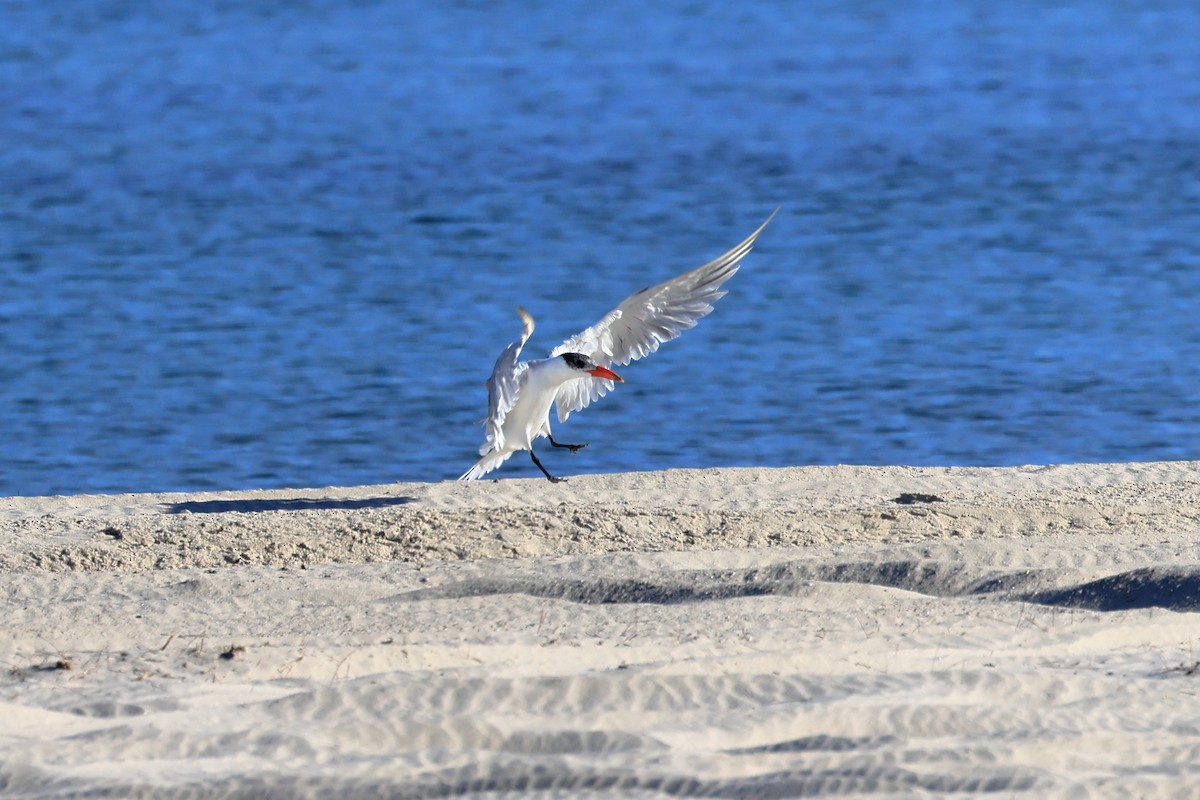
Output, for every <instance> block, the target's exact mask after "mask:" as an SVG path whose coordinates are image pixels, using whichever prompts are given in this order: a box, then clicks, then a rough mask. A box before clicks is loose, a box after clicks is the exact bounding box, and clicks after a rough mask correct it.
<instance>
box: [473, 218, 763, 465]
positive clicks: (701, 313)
mask: <svg viewBox="0 0 1200 800" xmlns="http://www.w3.org/2000/svg"><path fill="white" fill-rule="evenodd" d="M777 213H779V209H778V208H776V209H775V210H774V211H772V212H771V216H769V217H767V219H766V221H765V222H763V224H762V225H759V226H758V230H756V231H755V232H754V233H752V234H750V235H749V236H748V237H746V239H745V240H744V241H743V242H742V243H741V244H739V245H738V246H737V247H734V248H733V249H732V250H730V251H729V252H727V253H725V254H724V255H722V256H719V257H717V258H715V259H713V260H712V261H710V262H708V263H707V264H705V265H703V266H701V267H697V268H696V269H694V270H691V271H690V272H685V273H683V274H682V275H679V276H677V277H674V278H671V279H670V280H668V281H665V282H663V283H660V284H658V285H657V286H647V287H646V288H644V289H642V290H640V291H637V292H635V293H633V294H631V295H630V296H629V297H626V298H625V299H624V300H622V301H621V303H620V305H618V306H617V307H616V308H614V309H613V310H612V311H610V312H608V313H607V314H605V315H604V318H603V319H601V320H600V321H599V322H597V323H596V324H595V325H593V326H591V327H590V328H587V329H586V330H583V331H581V332H579V333H577V334H575V335H574V336H572V337H571V338H569V339H567V340H566V341H565V342H563V343H562V344H560V345H559V346H558V347H556V348H554V349H553V350H551V351H550V356H549V357H548V358H542V359H532V360H529V361H520V360H519V359H520V357H521V349H522V348H523V347H524V346H525V342H527V341H528V340H529V337H530V336H531V335H532V334H533V327H534V323H533V317H532V316H531V315H530V314H529V312H528V311H526V310H525V309H523V308H521V307H520V306H517V314H519V315H520V317H521V322H522V330H521V338H520V339H518V340H517V341H515V342H513V343H512V344H510V345H509V346H508V347H507V348H505V350H504V352H503V353H501V354H500V357H499V358H498V359H496V366H495V369H493V370H492V376H491V377H490V378H488V380H487V383H486V386H487V390H488V415H487V419H485V420H484V423H483V424H484V427H485V429H486V434H487V440H486V441H485V442H484V443H483V446H482V447H480V448H479V455H480V456H482V458H480V459H479V461H477V462H475V466H473V467H471V468H470V469H469V470H467V471H466V472H465V473H463V475H462V477H460V478H459V480H462V481H471V480H477V479H479V478H482V477H483V476H484V475H487V474H488V473H489V472H491V471H492V470H494V469H496V468H497V467H499V466H500V465H501V464H503V463H504V462H505V461H507V460H508V458H509V457H510V456H511V455H512V454H513V453H516V452H517V451H519V450H528V451H529V457H530V458H532V459H533V463H534V464H536V465H537V468H538V469H540V470H541V471H542V474H543V475H545V476H546V477H547V478H548V479H549V480H550V481H551V482H553V483H558V482H559V481H563V480H566V479H565V478H556V477H555V476H553V475H551V474H550V472H549V471H548V470H547V469H546V468H545V467H544V466H543V465H542V462H541V461H540V460H539V459H538V457H537V454H536V453H534V452H533V442H534V440H535V439H538V438H540V437H543V436H544V437H546V438H547V439H549V440H550V444H551V445H553V446H554V447H562V448H565V449H567V450H570V451H571V452H572V453H575V452H577V451H578V450H580V449H581V448H584V447H587V444H586V443H584V444H564V443H561V442H557V441H555V440H554V436H553V435H551V433H550V409H551V407H552V406H553V407H557V409H558V420H559V422H566V421H567V417H569V416H570V415H571V412H573V411H580V410H582V409H584V408H587V406H588V405H589V404H590V403H591V402H592V401H594V400H597V399H599V398H601V397H603V396H604V395H606V394H608V393H609V392H610V391H612V389H613V387H614V386H615V385H616V384H617V383H624V379H623V378H621V376H620V375H618V374H617V373H615V372H613V371H612V369H610V367H611V366H612V365H614V364H615V365H617V366H624V365H625V364H628V363H629V362H631V361H636V360H638V359H639V358H642V357H643V356H646V355H649V354H650V353H653V352H655V351H656V350H658V347H659V345H661V344H662V343H663V342H669V341H671V340H672V339H674V338H675V337H677V336H679V334H681V333H683V332H684V331H685V330H688V329H689V328H694V327H695V326H696V323H697V322H698V321H699V320H700V318H701V317H705V316H708V314H710V313H712V310H713V306H712V304H713V303H715V302H716V301H717V300H719V299H720V298H722V297H724V296H725V294H726V292H725V291H722V289H721V284H723V283H725V281H727V280H729V279H730V278H731V277H733V275H734V273H735V272H737V271H738V268H739V267H740V266H741V263H742V259H743V258H745V257H746V254H747V253H749V252H750V248H751V247H753V246H754V240H755V239H757V238H758V235H759V234H760V233H762V232H763V229H764V228H766V227H767V223H769V222H770V221H771V220H772V219H774V217H775V215H776V214H777Z"/></svg>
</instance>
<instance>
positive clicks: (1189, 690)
mask: <svg viewBox="0 0 1200 800" xmlns="http://www.w3.org/2000/svg"><path fill="white" fill-rule="evenodd" d="M904 493H909V494H923V495H935V496H936V497H938V498H940V499H938V500H933V501H931V502H921V501H918V502H914V503H911V504H902V503H898V502H896V498H898V497H900V496H901V495H902V494H904ZM1198 543H1200V463H1165V464H1128V465H1073V466H1063V467H1028V468H1014V469H910V468H898V467H896V468H865V467H861V468H860V467H831V468H802V469H785V470H703V471H673V472H664V473H643V474H625V475H611V476H583V477H577V478H574V479H572V480H571V481H570V482H568V483H565V484H560V485H551V484H549V483H547V482H545V481H541V480H502V481H500V482H498V483H491V482H486V483H476V484H458V483H439V484H402V485H393V486H376V487H359V488H351V489H321V490H307V491H270V492H248V493H221V494H203V495H123V496H103V497H54V498H11V499H6V500H0V593H2V595H3V597H4V610H5V624H4V625H3V626H2V627H0V668H2V669H3V672H2V673H0V675H2V677H0V796H4V797H8V796H13V797H55V798H59V797H77V796H88V797H109V796H111V797H126V796H143V797H185V796H186V797H227V796H245V797H331V796H338V794H339V793H340V794H341V795H342V796H345V797H355V798H357V797H372V796H378V797H430V796H436V797H470V796H476V795H483V794H487V795H488V796H489V797H504V796H511V797H564V798H566V797H638V798H641V797H644V798H650V797H693V796H696V797H771V798H778V797H796V796H815V795H824V796H863V797H866V796H870V797H880V796H895V797H913V796H946V795H955V794H957V795H958V796H975V795H978V794H984V793H995V794H996V795H997V796H999V797H1005V798H1008V797H1022V798H1025V797H1029V798H1068V797H1070V798H1089V797H1112V798H1117V797H1189V798H1192V797H1197V796H1200V699H1198V696H1197V695H1198V692H1200V617H1197V616H1196V615H1195V613H1193V612H1194V611H1195V610H1197V609H1200V544H1198Z"/></svg>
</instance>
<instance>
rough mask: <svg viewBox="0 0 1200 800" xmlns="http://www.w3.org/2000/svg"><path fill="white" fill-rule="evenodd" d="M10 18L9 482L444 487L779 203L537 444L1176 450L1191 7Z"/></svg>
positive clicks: (1191, 408)
mask: <svg viewBox="0 0 1200 800" xmlns="http://www.w3.org/2000/svg"><path fill="white" fill-rule="evenodd" d="M3 15H4V18H5V22H4V25H2V26H0V103H2V105H3V109H4V113H3V114H0V188H2V190H3V196H4V199H5V202H4V203H3V204H0V270H2V274H3V284H2V286H0V351H2V352H3V355H4V357H3V360H2V361H0V424H2V425H3V434H4V441H3V445H2V448H0V494H41V493H58V492H72V493H73V492H92V491H149V490H167V489H204V488H251V487H275V486H308V485H325V484H353V483H375V482H386V481H392V480H438V479H443V478H449V477H454V476H457V475H458V474H459V473H461V472H462V471H463V470H464V469H465V468H466V467H467V466H469V465H470V464H471V463H472V462H473V460H474V458H475V449H476V447H478V445H479V443H480V441H481V438H482V428H481V427H480V426H479V425H477V422H478V420H479V419H480V418H481V417H482V416H483V413H484V406H485V402H486V395H485V392H484V389H483V386H482V383H483V380H484V378H485V377H486V376H487V374H488V372H489V371H490V369H491V365H492V362H493V361H494V359H495V358H496V356H497V355H498V354H499V352H500V350H501V349H502V348H503V347H504V346H505V345H506V344H507V343H508V342H509V341H511V340H512V339H513V338H515V337H516V335H517V334H518V333H519V330H520V322H519V320H518V319H517V317H516V315H515V313H514V311H513V307H514V306H515V305H516V304H518V303H520V304H522V305H524V306H526V307H527V308H529V309H530V310H531V311H532V312H533V313H534V315H535V316H536V317H537V318H538V322H539V327H538V331H537V333H536V334H535V336H534V339H533V341H532V342H531V352H532V353H533V354H534V355H539V354H541V352H543V351H545V350H548V349H549V348H550V347H552V346H553V345H555V344H557V343H558V342H559V341H561V340H562V339H563V338H565V337H566V336H568V335H570V334H572V333H575V332H576V331H577V330H579V329H580V328H582V327H584V326H585V325H587V324H590V323H591V322H593V321H595V320H596V319H598V318H599V316H600V315H601V314H603V313H604V312H605V311H607V310H608V308H610V307H611V306H612V305H614V304H615V303H616V302H617V301H619V300H620V299H621V298H622V297H623V296H624V295H625V294H626V293H628V292H629V291H632V290H634V289H637V288H639V287H640V286H642V285H644V284H646V283H648V282H652V281H656V280H659V279H662V278H666V277H669V276H671V275H672V274H674V273H675V272H678V271H682V270H684V269H687V268H690V267H692V266H695V265H697V264H699V263H701V262H703V261H705V260H707V259H709V258H712V257H713V256H715V255H717V254H719V253H720V252H721V251H723V250H724V249H726V248H727V247H729V246H731V245H732V244H734V243H736V242H737V241H739V240H740V239H741V238H742V237H743V236H745V235H746V234H747V233H748V232H749V231H751V230H753V228H754V227H755V226H756V225H757V224H758V223H759V222H761V220H762V219H763V218H765V217H766V215H767V214H768V213H769V212H770V211H771V209H772V208H774V207H775V206H776V205H782V206H783V210H782V211H781V212H780V214H779V216H778V217H777V218H776V219H775V221H774V222H773V223H772V225H771V227H770V228H768V230H767V231H766V233H765V234H764V235H763V237H762V239H761V240H760V246H759V247H758V248H757V249H756V250H755V252H754V253H753V254H752V255H751V257H750V258H749V259H748V260H747V261H746V265H745V267H744V269H743V270H742V272H741V273H739V275H738V276H737V277H736V278H735V279H734V280H733V281H732V282H731V283H730V285H729V288H730V289H731V293H730V295H729V296H728V297H726V298H725V299H724V300H722V301H721V303H720V304H719V305H718V307H717V311H716V312H715V313H714V314H713V316H711V317H709V318H708V319H706V320H705V321H704V322H703V323H702V324H701V325H700V327H699V328H697V329H696V330H695V331H692V332H690V333H688V334H686V335H685V336H684V337H683V338H681V339H680V340H679V341H677V342H673V343H671V344H670V345H667V346H665V347H664V348H663V349H662V350H661V351H660V353H659V354H657V355H656V356H654V357H652V358H650V359H647V360H646V361H644V362H640V363H638V364H635V365H632V366H631V367H629V368H627V369H626V370H625V371H624V374H625V377H626V379H627V383H626V384H625V385H624V386H622V387H620V389H619V390H618V391H617V392H616V393H615V394H614V395H610V396H609V397H608V398H606V399H605V400H604V401H603V402H602V403H599V404H597V405H596V406H594V407H593V408H591V409H588V410H587V411H586V412H585V413H583V414H581V415H579V416H576V417H573V418H572V420H571V421H570V422H569V423H567V425H565V426H559V427H558V430H559V431H560V432H561V433H562V434H563V436H562V438H563V439H565V440H586V441H590V442H591V447H589V448H588V449H587V450H584V451H582V452H581V453H579V454H577V455H574V456H571V455H568V454H566V453H565V452H564V453H558V452H553V453H547V454H546V458H545V459H544V460H545V461H546V463H547V465H548V466H550V468H551V469H552V470H554V471H558V472H562V473H565V474H571V473H577V472H601V471H613V470H638V469H658V468H666V467H699V466H720V465H767V466H773V465H792V464H825V463H838V462H853V463H889V464H891V463H896V464H1019V463H1039V462H1053V461H1085V460H1086V461H1092V460H1117V461H1126V460H1145V459H1176V458H1200V406H1198V403H1200V391H1198V389H1200V6H1197V5H1196V4H1194V3H1188V2H1169V1H1168V2H1160V3H1151V4H1143V3H1138V4H1132V3H1120V2H1111V3H1105V2H1099V3H1084V2H1070V1H1069V0H1068V2H1065V3H1058V4H1054V6H1053V7H1052V8H1046V7H1045V4H1038V3H1015V4H997V3H990V2H970V1H968V2H955V3H922V4H902V7H896V5H895V4H890V3H871V2H864V3H834V2H830V3H809V4H791V3H782V2H754V1H753V0H751V1H750V2H742V3H736V4H732V3H728V4H725V3H713V4H706V3H703V2H691V1H689V2H664V3H655V4H649V5H644V4H640V3H639V4H634V3H621V2H617V3H608V4H595V3H572V2H568V3H546V4H527V3H504V2H498V3H473V2H460V3H453V4H451V3H429V4H410V3H400V2H395V3H373V2H359V3H343V2H322V0H313V2H308V3H301V4H282V5H280V4H272V3H255V2H244V3H240V2H229V3H220V4H214V3H192V2H171V1H170V0H168V1H167V2H160V3H132V2H125V1H123V0H113V1H112V2H103V1H102V2H83V0H79V1H78V2H67V3H33V2H9V3H6V4H4V7H3ZM499 474H500V475H502V476H504V475H507V476H521V475H535V474H537V473H536V472H535V471H534V468H533V467H532V465H530V464H529V463H528V459H526V458H524V457H517V458H515V459H514V460H513V461H512V462H510V463H509V464H508V465H506V467H505V468H504V471H502V472H501V473H499Z"/></svg>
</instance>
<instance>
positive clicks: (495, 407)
mask: <svg viewBox="0 0 1200 800" xmlns="http://www.w3.org/2000/svg"><path fill="white" fill-rule="evenodd" d="M517 313H518V314H520V315H521V322H522V323H523V327H522V329H521V338H520V340H518V341H515V342H513V343H512V344H510V345H509V346H508V347H506V348H504V352H503V353H501V354H500V357H499V358H497V359H496V366H495V368H493V369H492V376H491V377H490V378H488V379H487V390H488V416H487V420H486V422H485V423H484V425H485V426H486V428H487V441H486V442H484V444H483V446H482V447H480V448H479V455H481V456H484V455H487V454H488V453H490V452H492V451H493V450H501V449H503V447H504V433H503V426H504V418H505V417H506V416H508V412H509V411H512V408H513V406H515V405H516V404H517V394H518V393H519V392H520V390H521V375H522V374H523V373H524V372H525V370H527V369H528V368H529V365H528V364H526V363H525V362H523V361H519V360H518V359H520V357H521V348H523V347H524V346H525V342H527V341H529V337H530V336H532V335H533V317H532V316H530V314H529V312H528V311H526V310H525V309H523V308H521V307H520V306H517Z"/></svg>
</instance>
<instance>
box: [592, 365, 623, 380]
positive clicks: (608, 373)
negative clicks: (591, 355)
mask: <svg viewBox="0 0 1200 800" xmlns="http://www.w3.org/2000/svg"><path fill="white" fill-rule="evenodd" d="M588 375H592V376H594V377H596V378H607V379H608V380H610V381H616V382H617V383H624V382H625V379H624V378H622V377H621V376H620V375H618V374H617V373H615V372H613V371H612V370H611V369H608V368H607V367H596V368H595V369H589V370H588Z"/></svg>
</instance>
